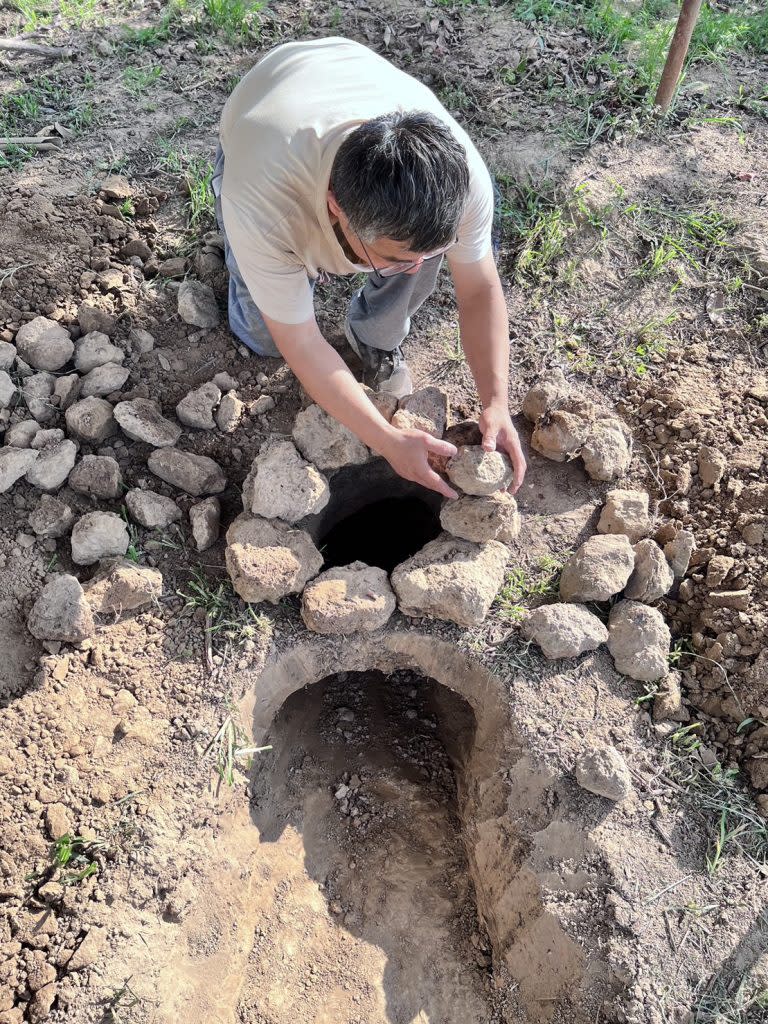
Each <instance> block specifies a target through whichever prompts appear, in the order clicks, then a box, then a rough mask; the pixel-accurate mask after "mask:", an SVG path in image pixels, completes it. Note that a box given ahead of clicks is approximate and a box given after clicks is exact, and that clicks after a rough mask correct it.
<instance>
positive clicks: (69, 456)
mask: <svg viewBox="0 0 768 1024" xmlns="http://www.w3.org/2000/svg"><path fill="white" fill-rule="evenodd" d="M76 459H77V445H76V444H75V442H74V441H70V440H69V439H68V438H67V439H66V440H64V441H58V442H56V443H54V444H52V445H49V446H48V447H47V448H43V449H41V450H40V455H39V458H38V459H37V461H36V462H35V464H34V465H33V466H32V467H31V468H30V469H29V470H28V471H27V482H28V483H30V484H32V485H33V487H39V488H40V490H41V491H48V492H52V491H57V490H58V489H59V488H60V487H61V486H62V485H63V484H64V482H65V481H66V479H67V477H68V476H69V474H70V472H71V471H72V468H73V466H74V465H75V460H76Z"/></svg>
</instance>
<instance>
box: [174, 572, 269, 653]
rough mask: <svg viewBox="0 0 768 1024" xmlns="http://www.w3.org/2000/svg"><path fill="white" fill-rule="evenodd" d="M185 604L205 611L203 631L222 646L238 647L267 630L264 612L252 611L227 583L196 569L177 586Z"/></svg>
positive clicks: (255, 638)
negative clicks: (185, 581) (179, 587)
mask: <svg viewBox="0 0 768 1024" xmlns="http://www.w3.org/2000/svg"><path fill="white" fill-rule="evenodd" d="M176 593H177V594H178V596H179V597H183V598H184V602H185V607H187V608H193V609H195V610H201V611H202V612H204V613H205V621H206V631H207V632H208V634H209V635H210V637H211V639H212V640H218V641H219V642H220V643H221V644H223V645H224V646H230V647H239V646H241V645H242V644H244V643H245V642H246V641H254V642H255V641H258V640H260V639H262V638H264V637H265V636H267V635H268V634H269V631H270V629H271V623H270V620H269V618H268V616H266V615H264V614H261V613H257V612H255V611H254V609H253V606H252V605H249V604H244V602H242V601H240V599H239V598H238V597H237V596H236V595H235V592H234V591H233V590H232V587H231V586H230V585H229V583H223V582H221V583H217V584H214V583H212V582H211V581H210V580H209V579H208V578H207V577H206V576H205V575H204V573H202V572H201V571H200V570H198V571H196V572H193V573H192V576H191V578H190V579H189V581H188V582H187V589H186V590H177V591H176Z"/></svg>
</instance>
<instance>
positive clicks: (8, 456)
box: [0, 446, 39, 494]
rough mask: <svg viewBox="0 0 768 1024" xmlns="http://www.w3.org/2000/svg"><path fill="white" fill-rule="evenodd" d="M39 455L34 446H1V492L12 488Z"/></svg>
mask: <svg viewBox="0 0 768 1024" xmlns="http://www.w3.org/2000/svg"><path fill="white" fill-rule="evenodd" d="M38 455H39V452H36V451H35V450H34V449H32V448H11V447H8V446H6V447H5V448H0V494H4V493H5V491H8V490H10V489H11V487H13V485H14V484H15V483H16V481H17V480H20V479H21V478H22V477H23V476H25V475H26V474H27V473H28V472H29V470H30V469H31V468H32V466H34V464H35V462H36V461H37V458H38Z"/></svg>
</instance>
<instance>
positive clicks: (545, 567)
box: [496, 551, 571, 622]
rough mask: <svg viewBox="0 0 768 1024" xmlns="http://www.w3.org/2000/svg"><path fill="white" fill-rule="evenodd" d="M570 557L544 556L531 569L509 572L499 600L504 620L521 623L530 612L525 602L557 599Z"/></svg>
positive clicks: (500, 611) (566, 554) (567, 554)
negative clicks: (548, 598)
mask: <svg viewBox="0 0 768 1024" xmlns="http://www.w3.org/2000/svg"><path fill="white" fill-rule="evenodd" d="M570 554H571V552H570V551H566V552H564V553H563V554H562V555H560V556H557V557H555V556H554V555H542V556H541V558H538V559H537V560H536V562H535V563H534V565H533V566H532V567H530V568H528V567H523V566H515V567H514V568H513V569H510V570H509V572H508V573H507V575H506V578H505V580H504V585H503V586H502V588H501V590H500V591H499V596H498V597H497V598H496V603H497V606H498V609H499V614H500V615H501V616H502V618H505V619H508V620H510V621H511V622H520V621H521V620H522V619H523V618H524V616H525V612H526V610H527V609H526V605H525V604H524V602H525V601H528V600H530V599H531V598H547V597H554V596H555V594H557V589H558V586H559V583H560V574H561V573H562V571H563V566H564V565H565V562H566V560H567V559H568V557H569V555H570ZM539 603H540V602H539Z"/></svg>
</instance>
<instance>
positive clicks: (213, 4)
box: [203, 0, 265, 42]
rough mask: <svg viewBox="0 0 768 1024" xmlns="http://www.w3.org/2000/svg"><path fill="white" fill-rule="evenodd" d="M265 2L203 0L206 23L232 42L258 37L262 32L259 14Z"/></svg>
mask: <svg viewBox="0 0 768 1024" xmlns="http://www.w3.org/2000/svg"><path fill="white" fill-rule="evenodd" d="M264 6H265V5H264V4H263V3H258V2H244V0H203V10H204V12H205V18H204V24H205V27H206V28H212V29H214V30H215V31H217V32H221V33H222V34H223V35H224V36H225V37H226V38H227V39H228V40H229V41H230V42H236V41H238V40H241V39H245V38H248V37H250V38H251V39H258V37H259V35H260V33H261V21H260V18H259V14H260V13H261V11H262V10H263V9H264Z"/></svg>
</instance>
